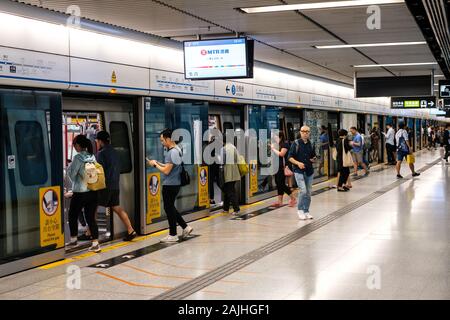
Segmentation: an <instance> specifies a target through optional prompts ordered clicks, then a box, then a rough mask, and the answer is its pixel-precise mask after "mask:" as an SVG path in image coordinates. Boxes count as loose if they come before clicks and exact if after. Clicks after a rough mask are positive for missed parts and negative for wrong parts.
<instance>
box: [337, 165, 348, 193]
mask: <svg viewBox="0 0 450 320" xmlns="http://www.w3.org/2000/svg"><path fill="white" fill-rule="evenodd" d="M349 175H350V168H349V167H342V168H341V170H339V181H338V187H340V188H341V187H342V186H343V185H344V184H346V183H347V179H348V176H349Z"/></svg>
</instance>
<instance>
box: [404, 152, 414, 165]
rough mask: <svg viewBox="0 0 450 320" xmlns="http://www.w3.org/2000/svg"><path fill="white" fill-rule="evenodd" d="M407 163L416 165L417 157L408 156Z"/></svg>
mask: <svg viewBox="0 0 450 320" xmlns="http://www.w3.org/2000/svg"><path fill="white" fill-rule="evenodd" d="M406 162H407V163H408V164H414V163H415V162H416V157H415V156H414V155H413V154H408V155H407V156H406Z"/></svg>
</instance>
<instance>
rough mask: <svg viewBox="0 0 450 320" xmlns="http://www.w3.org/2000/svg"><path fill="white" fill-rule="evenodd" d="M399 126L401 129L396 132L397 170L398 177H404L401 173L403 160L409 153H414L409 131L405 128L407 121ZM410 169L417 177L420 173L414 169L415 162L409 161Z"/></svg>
mask: <svg viewBox="0 0 450 320" xmlns="http://www.w3.org/2000/svg"><path fill="white" fill-rule="evenodd" d="M398 127H399V130H398V131H397V133H396V134H395V140H396V141H397V165H396V170H397V178H399V179H402V178H403V177H402V175H401V174H400V169H401V165H402V161H403V159H404V158H407V157H408V155H412V154H413V153H412V148H411V145H410V144H409V137H408V132H407V131H406V130H405V123H404V122H400V123H399V125H398ZM409 169H410V170H411V173H412V176H413V177H417V176H419V175H420V173H417V172H416V171H415V170H414V163H411V162H410V163H409Z"/></svg>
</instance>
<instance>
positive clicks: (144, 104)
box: [134, 96, 210, 235]
mask: <svg viewBox="0 0 450 320" xmlns="http://www.w3.org/2000/svg"><path fill="white" fill-rule="evenodd" d="M151 98H152V97H151V96H144V97H139V98H138V101H137V107H136V115H137V117H136V119H135V120H136V123H137V125H136V126H135V129H134V132H135V138H136V140H135V141H137V144H138V147H136V148H135V150H134V151H135V153H136V155H135V161H136V167H135V168H137V170H136V178H135V179H136V180H135V182H136V185H138V186H139V192H136V197H137V200H136V201H137V202H136V213H137V214H138V215H139V229H137V227H136V229H135V230H136V231H137V230H140V233H141V234H143V235H146V234H151V233H154V232H157V231H161V230H165V229H168V228H169V223H168V221H167V219H165V220H163V221H159V222H154V223H151V224H147V203H146V196H147V194H146V188H147V177H146V160H145V159H146V150H145V148H146V145H145V141H146V140H145V125H146V124H145V111H146V110H149V109H150V108H151ZM191 183H192V182H191ZM209 214H210V209H209V208H206V209H203V210H199V211H195V212H192V213H186V214H183V219H184V220H185V221H186V222H187V223H189V222H190V221H194V220H198V219H201V218H204V217H207V216H209ZM136 222H137V221H136Z"/></svg>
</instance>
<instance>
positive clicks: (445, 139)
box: [443, 123, 450, 162]
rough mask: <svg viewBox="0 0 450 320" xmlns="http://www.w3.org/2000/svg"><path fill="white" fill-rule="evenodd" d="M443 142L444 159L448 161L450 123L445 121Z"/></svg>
mask: <svg viewBox="0 0 450 320" xmlns="http://www.w3.org/2000/svg"><path fill="white" fill-rule="evenodd" d="M443 144H444V148H445V155H444V160H445V161H446V162H448V156H449V155H450V124H449V123H447V125H446V127H445V130H444V137H443Z"/></svg>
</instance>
